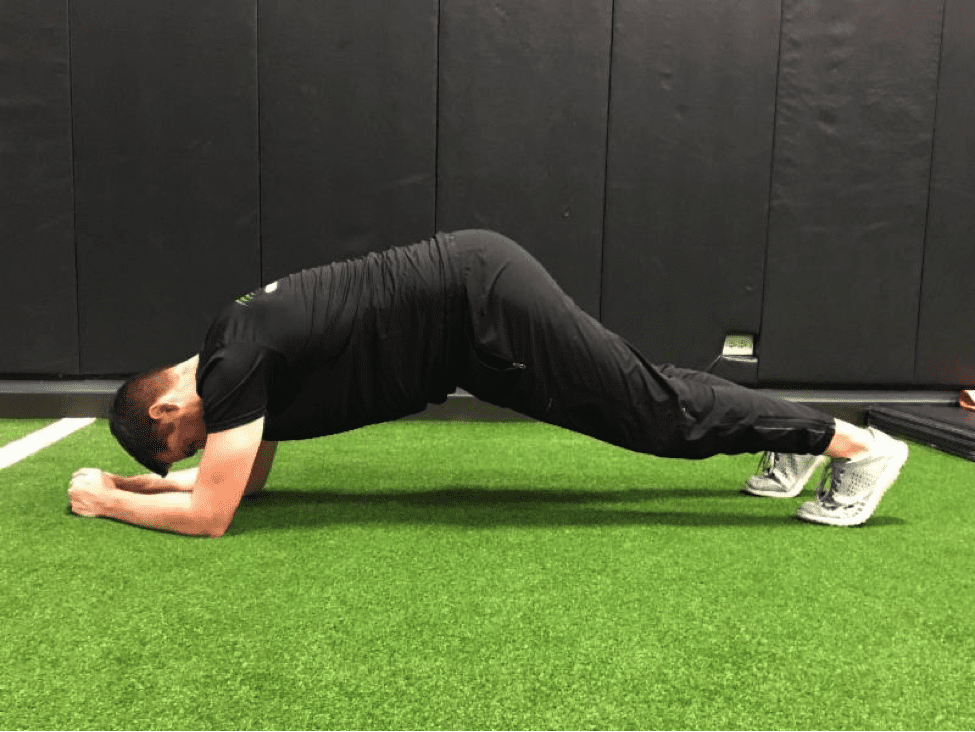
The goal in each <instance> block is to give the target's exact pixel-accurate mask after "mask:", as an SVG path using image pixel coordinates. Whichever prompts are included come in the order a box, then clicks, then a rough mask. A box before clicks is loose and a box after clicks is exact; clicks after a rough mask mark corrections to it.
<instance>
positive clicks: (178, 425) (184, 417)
mask: <svg viewBox="0 0 975 732" xmlns="http://www.w3.org/2000/svg"><path fill="white" fill-rule="evenodd" d="M171 417H172V423H173V429H172V431H171V432H170V433H169V437H167V438H166V450H165V451H164V452H161V453H158V454H157V455H156V457H157V458H158V459H159V460H161V461H162V462H164V463H166V464H167V465H172V464H173V463H178V462H179V461H180V460H186V459H187V458H191V457H193V456H194V455H195V454H196V452H197V451H198V450H202V449H203V448H204V446H205V445H206V441H207V433H206V425H205V424H204V423H203V417H202V415H198V414H195V413H194V412H193V410H191V409H190V410H185V411H184V410H181V411H180V412H179V413H177V414H173V415H171Z"/></svg>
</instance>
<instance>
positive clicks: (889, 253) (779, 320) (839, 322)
mask: <svg viewBox="0 0 975 732" xmlns="http://www.w3.org/2000/svg"><path fill="white" fill-rule="evenodd" d="M784 8H785V10H784V22H783V36H782V54H781V72H780V79H779V97H778V112H777V126H776V138H775V160H774V169H773V185H772V203H771V216H770V227H769V249H768V267H767V272H766V287H765V305H764V313H763V325H762V334H761V350H760V357H759V378H760V379H761V380H762V381H763V382H766V383H769V382H772V383H777V382H806V383H815V384H829V383H849V384H864V385H866V384H909V383H911V382H913V379H914V347H915V340H916V330H917V314H918V306H919V293H920V277H921V264H922V255H923V242H924V227H925V218H926V211H927V199H928V180H929V176H930V170H931V146H932V137H933V131H934V112H935V102H936V90H937V74H938V62H939V55H940V42H941V22H942V12H941V11H942V3H941V2H938V1H936V0H931V1H928V2H917V1H916V0H877V1H876V2H870V3H864V2H859V1H858V0H836V1H835V2H829V3H812V2H805V1H804V0H786V2H785V4H784Z"/></svg>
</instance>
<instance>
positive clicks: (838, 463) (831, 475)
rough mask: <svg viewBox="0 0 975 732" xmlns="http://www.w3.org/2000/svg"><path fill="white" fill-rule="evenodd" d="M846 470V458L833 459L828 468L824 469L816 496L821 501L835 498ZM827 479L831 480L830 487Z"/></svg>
mask: <svg viewBox="0 0 975 732" xmlns="http://www.w3.org/2000/svg"><path fill="white" fill-rule="evenodd" d="M845 470H846V461H845V460H833V461H831V462H830V463H828V464H827V465H826V468H825V469H824V470H823V477H822V478H820V480H819V486H818V487H817V488H816V498H817V499H819V501H820V502H826V501H832V500H833V494H834V493H835V492H836V487H837V486H838V485H839V484H840V481H841V480H842V479H843V471H845ZM827 481H829V487H826V482H827Z"/></svg>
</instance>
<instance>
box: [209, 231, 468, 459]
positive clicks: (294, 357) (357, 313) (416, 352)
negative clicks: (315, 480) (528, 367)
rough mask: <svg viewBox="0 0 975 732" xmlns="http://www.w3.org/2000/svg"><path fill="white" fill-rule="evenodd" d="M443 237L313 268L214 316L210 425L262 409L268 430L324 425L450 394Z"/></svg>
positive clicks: (273, 434) (345, 426)
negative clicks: (446, 352) (446, 356)
mask: <svg viewBox="0 0 975 732" xmlns="http://www.w3.org/2000/svg"><path fill="white" fill-rule="evenodd" d="M442 247H443V238H442V237H438V238H437V239H432V240H428V241H425V242H421V243H420V244H415V245H412V246H409V247H398V248H394V249H390V250H387V251H384V252H381V253H373V254H369V255H367V256H366V257H363V258H360V259H355V260H351V261H347V262H337V263H334V264H331V265H326V266H323V267H317V268H314V269H307V270H304V271H302V272H300V273H296V274H293V275H290V276H288V277H284V278H282V279H280V280H278V281H277V282H275V283H272V284H271V285H268V286H267V287H265V288H263V289H261V290H258V291H256V292H254V293H251V294H249V295H245V296H244V297H241V298H240V299H238V300H237V301H236V302H234V303H233V304H231V305H230V306H228V307H227V308H225V309H224V310H223V312H221V314H220V315H219V316H218V317H217V318H216V319H215V320H214V322H213V324H212V325H211V327H210V329H209V331H208V333H207V335H206V338H205V340H204V344H203V347H202V349H201V352H200V365H199V369H198V371H197V391H198V393H199V394H200V396H201V398H202V399H203V408H204V415H205V419H206V424H207V430H208V432H216V431H220V430H224V429H230V428H232V427H235V426H238V425H240V424H245V423H247V422H248V421H250V420H252V419H255V418H256V417H258V416H260V415H261V414H266V417H267V419H266V422H265V430H264V439H266V440H294V439H307V438H311V437H319V436H322V435H328V434H334V433H337V432H342V431H346V430H349V429H354V428H356V427H361V426H363V425H366V424H373V423H376V422H382V421H388V420H390V419H395V418H398V417H402V416H406V415H407V414H413V413H415V412H418V411H422V410H423V409H424V408H425V407H426V405H427V404H428V403H429V402H442V401H444V400H445V399H446V396H447V393H449V391H451V390H452V389H453V386H452V385H451V384H450V383H449V381H450V379H449V376H448V374H447V373H446V371H447V367H446V364H445V355H446V354H445V349H446V343H447V342H448V334H447V332H446V330H447V311H448V307H449V306H448V302H447V298H448V296H449V295H448V290H449V288H448V286H447V278H446V275H445V264H444V262H443V249H442Z"/></svg>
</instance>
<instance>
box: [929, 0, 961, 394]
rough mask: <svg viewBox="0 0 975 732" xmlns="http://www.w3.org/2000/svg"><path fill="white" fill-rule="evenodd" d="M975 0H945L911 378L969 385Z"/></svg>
mask: <svg viewBox="0 0 975 732" xmlns="http://www.w3.org/2000/svg"><path fill="white" fill-rule="evenodd" d="M973 79H975V3H972V2H971V1H970V0H948V3H947V6H946V10H945V30H944V49H943V57H942V64H941V83H940V93H939V97H938V116H937V123H936V127H935V138H934V144H935V149H934V172H933V177H932V185H931V209H930V218H929V222H928V238H927V244H926V246H925V255H924V279H923V282H922V297H921V318H920V324H919V328H918V344H917V365H916V369H917V371H916V378H917V382H918V383H920V384H945V385H948V384H950V385H955V386H965V387H966V388H971V387H972V386H973V385H975V274H973V273H975V137H973V135H972V121H973V120H975V82H973Z"/></svg>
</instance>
